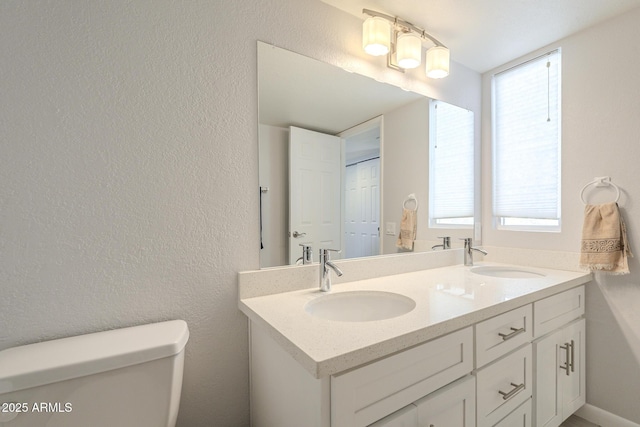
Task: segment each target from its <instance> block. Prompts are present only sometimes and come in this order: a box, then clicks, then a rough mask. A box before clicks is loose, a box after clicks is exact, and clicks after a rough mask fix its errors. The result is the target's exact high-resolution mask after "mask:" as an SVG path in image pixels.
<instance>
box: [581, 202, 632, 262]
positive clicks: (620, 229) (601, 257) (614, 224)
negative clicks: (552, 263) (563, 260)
mask: <svg viewBox="0 0 640 427" xmlns="http://www.w3.org/2000/svg"><path fill="white" fill-rule="evenodd" d="M630 256H633V254H632V253H631V251H630V249H629V245H628V241H627V230H626V227H625V224H624V220H623V218H622V215H620V209H619V208H618V204H617V203H615V202H612V203H605V204H602V205H586V206H585V208H584V224H583V226H582V247H581V253H580V268H582V269H585V270H588V271H602V272H606V273H611V274H629V264H628V257H630Z"/></svg>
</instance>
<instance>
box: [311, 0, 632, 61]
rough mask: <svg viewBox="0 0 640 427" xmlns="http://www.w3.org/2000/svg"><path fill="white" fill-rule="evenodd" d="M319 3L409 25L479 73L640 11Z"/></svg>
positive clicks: (487, 3) (413, 1) (621, 4)
mask: <svg viewBox="0 0 640 427" xmlns="http://www.w3.org/2000/svg"><path fill="white" fill-rule="evenodd" d="M322 1H323V2H325V3H328V4H330V5H332V6H335V7H336V8H338V9H341V10H344V11H345V12H348V13H350V14H352V15H355V16H357V17H359V18H362V20H364V18H365V16H364V15H363V14H362V9H364V8H366V9H373V10H376V11H378V12H383V13H386V14H388V15H392V16H398V17H400V18H402V19H404V20H406V21H409V22H411V23H412V24H414V25H416V26H418V27H421V28H424V29H425V30H427V32H428V33H430V34H431V35H433V36H434V37H435V38H437V39H438V40H440V41H441V42H442V43H444V44H445V45H446V46H447V47H448V48H449V49H450V50H451V60H452V61H455V62H457V63H459V64H462V65H464V66H466V67H468V68H470V69H472V70H475V71H477V72H479V73H483V72H485V71H488V70H491V69H493V68H495V67H498V66H500V65H502V64H505V63H507V62H509V61H511V60H513V59H516V58H518V57H520V56H522V55H524V54H527V53H529V52H532V51H534V50H536V49H539V48H541V47H544V46H546V45H548V44H550V43H553V42H555V41H557V40H560V39H562V38H564V37H567V36H569V35H571V34H574V33H576V32H579V31H581V30H583V29H585V28H588V27H590V26H592V25H595V24H597V23H599V22H602V21H605V20H607V19H609V18H612V17H614V16H616V15H620V14H623V13H625V12H627V11H629V10H631V9H634V8H636V7H640V0H322Z"/></svg>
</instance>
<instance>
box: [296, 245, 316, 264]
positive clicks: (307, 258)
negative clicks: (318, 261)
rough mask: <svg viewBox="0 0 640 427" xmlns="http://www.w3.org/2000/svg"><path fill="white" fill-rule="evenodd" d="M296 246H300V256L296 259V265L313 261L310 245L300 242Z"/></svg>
mask: <svg viewBox="0 0 640 427" xmlns="http://www.w3.org/2000/svg"><path fill="white" fill-rule="evenodd" d="M298 246H302V256H301V257H300V258H298V259H297V260H296V265H307V264H311V263H312V262H313V251H312V248H311V245H305V244H304V243H300V244H299V245H298Z"/></svg>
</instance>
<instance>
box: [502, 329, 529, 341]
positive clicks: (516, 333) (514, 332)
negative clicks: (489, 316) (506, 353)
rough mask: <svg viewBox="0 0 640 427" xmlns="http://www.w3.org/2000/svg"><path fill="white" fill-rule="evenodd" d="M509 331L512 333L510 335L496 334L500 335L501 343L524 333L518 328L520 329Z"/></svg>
mask: <svg viewBox="0 0 640 427" xmlns="http://www.w3.org/2000/svg"><path fill="white" fill-rule="evenodd" d="M510 329H511V330H512V331H513V332H511V333H510V334H503V333H498V335H500V336H501V337H502V341H506V340H510V339H511V338H513V337H515V336H516V335H518V334H521V333H523V332H524V328H520V329H516V328H510Z"/></svg>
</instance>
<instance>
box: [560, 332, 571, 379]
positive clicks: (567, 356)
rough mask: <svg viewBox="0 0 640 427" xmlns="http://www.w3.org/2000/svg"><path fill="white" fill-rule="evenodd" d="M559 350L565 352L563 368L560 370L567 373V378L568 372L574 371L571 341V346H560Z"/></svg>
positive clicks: (566, 344)
mask: <svg viewBox="0 0 640 427" xmlns="http://www.w3.org/2000/svg"><path fill="white" fill-rule="evenodd" d="M560 348H561V349H562V350H564V351H565V363H564V366H560V369H564V370H565V371H566V373H567V376H569V375H570V372H573V371H574V368H573V362H574V360H573V340H571V344H569V343H565V345H561V346H560Z"/></svg>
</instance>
